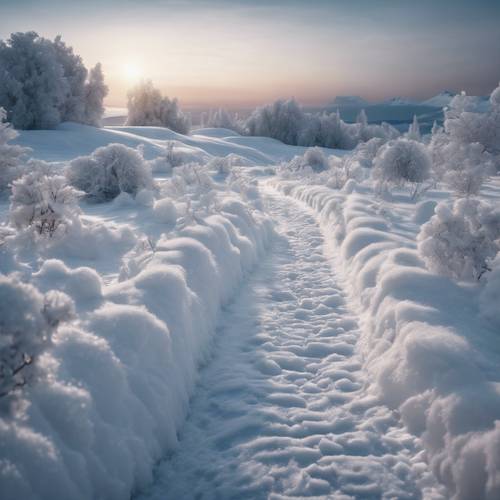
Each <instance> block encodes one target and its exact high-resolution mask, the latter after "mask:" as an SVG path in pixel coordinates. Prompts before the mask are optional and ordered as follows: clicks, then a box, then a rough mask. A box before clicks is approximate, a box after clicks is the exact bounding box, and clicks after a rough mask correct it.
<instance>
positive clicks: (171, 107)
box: [127, 81, 190, 134]
mask: <svg viewBox="0 0 500 500" xmlns="http://www.w3.org/2000/svg"><path fill="white" fill-rule="evenodd" d="M127 107H128V118H127V125H133V126H136V125H137V126H153V127H167V128H169V129H171V130H173V131H174V132H178V133H180V134H188V133H189V128H190V127H189V119H188V117H187V116H186V115H184V114H183V113H182V111H181V110H180V109H179V104H178V102H177V99H173V100H170V99H169V98H168V97H163V96H162V94H161V92H160V91H159V90H158V89H157V88H155V87H154V86H153V83H152V82H151V81H145V82H141V83H139V84H138V85H136V86H135V87H134V88H133V89H132V90H130V92H129V93H128V103H127Z"/></svg>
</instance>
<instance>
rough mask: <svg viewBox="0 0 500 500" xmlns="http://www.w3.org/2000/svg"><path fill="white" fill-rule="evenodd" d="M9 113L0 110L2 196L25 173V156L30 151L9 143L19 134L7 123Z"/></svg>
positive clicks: (0, 191) (0, 184) (0, 181)
mask: <svg viewBox="0 0 500 500" xmlns="http://www.w3.org/2000/svg"><path fill="white" fill-rule="evenodd" d="M6 117H7V113H6V112H5V110H4V109H3V108H0V194H1V193H2V192H5V191H6V190H7V189H8V188H9V185H10V183H11V182H12V181H13V180H15V179H17V178H18V177H19V176H20V175H22V172H23V163H24V160H25V156H26V155H27V154H28V152H29V151H30V150H29V149H28V148H23V147H22V146H18V145H15V144H9V142H10V141H11V140H13V139H15V138H16V137H17V135H18V134H17V132H16V131H15V130H14V129H13V128H12V127H11V126H10V124H9V123H7V122H6V121H5V119H6Z"/></svg>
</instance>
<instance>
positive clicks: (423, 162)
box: [372, 138, 431, 197]
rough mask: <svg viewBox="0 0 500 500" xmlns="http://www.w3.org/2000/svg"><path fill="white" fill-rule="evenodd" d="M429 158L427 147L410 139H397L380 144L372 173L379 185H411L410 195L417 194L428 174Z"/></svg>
mask: <svg viewBox="0 0 500 500" xmlns="http://www.w3.org/2000/svg"><path fill="white" fill-rule="evenodd" d="M430 171H431V158H430V155H429V153H428V151H427V148H426V147H425V146H424V145H423V144H421V143H419V142H417V141H413V140H411V139H403V138H401V139H397V140H395V141H390V142H388V143H387V144H385V145H384V146H382V147H381V148H380V149H379V151H378V153H377V156H376V157H375V160H374V167H373V170H372V174H373V177H374V179H376V180H377V181H378V182H379V185H380V186H387V185H391V184H392V185H395V186H403V185H405V184H411V185H412V196H413V197H415V196H417V195H418V193H419V191H420V189H421V186H422V183H423V182H424V181H426V180H427V179H428V178H429V176H430Z"/></svg>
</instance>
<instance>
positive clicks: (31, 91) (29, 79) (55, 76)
mask: <svg viewBox="0 0 500 500" xmlns="http://www.w3.org/2000/svg"><path fill="white" fill-rule="evenodd" d="M0 74H1V75H2V77H1V78H0V106H2V107H3V108H5V109H6V110H7V116H8V118H9V120H10V121H11V123H12V124H13V126H14V127H15V128H19V129H38V128H52V127H55V126H56V125H57V124H58V123H60V121H61V109H62V108H63V106H64V103H65V100H66V96H67V95H68V92H69V84H68V81H67V80H66V79H65V78H64V69H63V66H62V65H61V64H60V63H59V62H58V60H57V53H56V50H55V48H54V44H53V43H52V42H51V41H50V40H46V39H44V38H41V37H39V36H38V35H37V34H36V33H35V32H32V31H31V32H28V33H13V34H12V35H11V37H10V38H9V40H7V41H6V42H4V41H1V42H0Z"/></svg>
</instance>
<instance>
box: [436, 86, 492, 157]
mask: <svg viewBox="0 0 500 500" xmlns="http://www.w3.org/2000/svg"><path fill="white" fill-rule="evenodd" d="M499 89H500V87H498V88H497V89H495V90H494V91H493V92H492V94H491V97H490V105H491V106H490V109H489V110H487V111H486V112H481V109H480V108H479V102H478V99H477V98H476V97H470V96H467V95H466V94H465V92H462V94H460V95H457V96H455V97H454V98H453V99H452V100H451V102H450V106H449V108H448V109H446V110H445V121H444V127H445V130H446V132H447V133H448V134H449V136H450V138H451V139H452V140H454V141H457V142H459V143H461V144H467V143H474V142H477V143H479V144H482V146H483V147H484V148H485V150H486V151H488V152H489V153H492V154H495V155H496V154H500V105H499V103H498V92H500V91H499Z"/></svg>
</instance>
